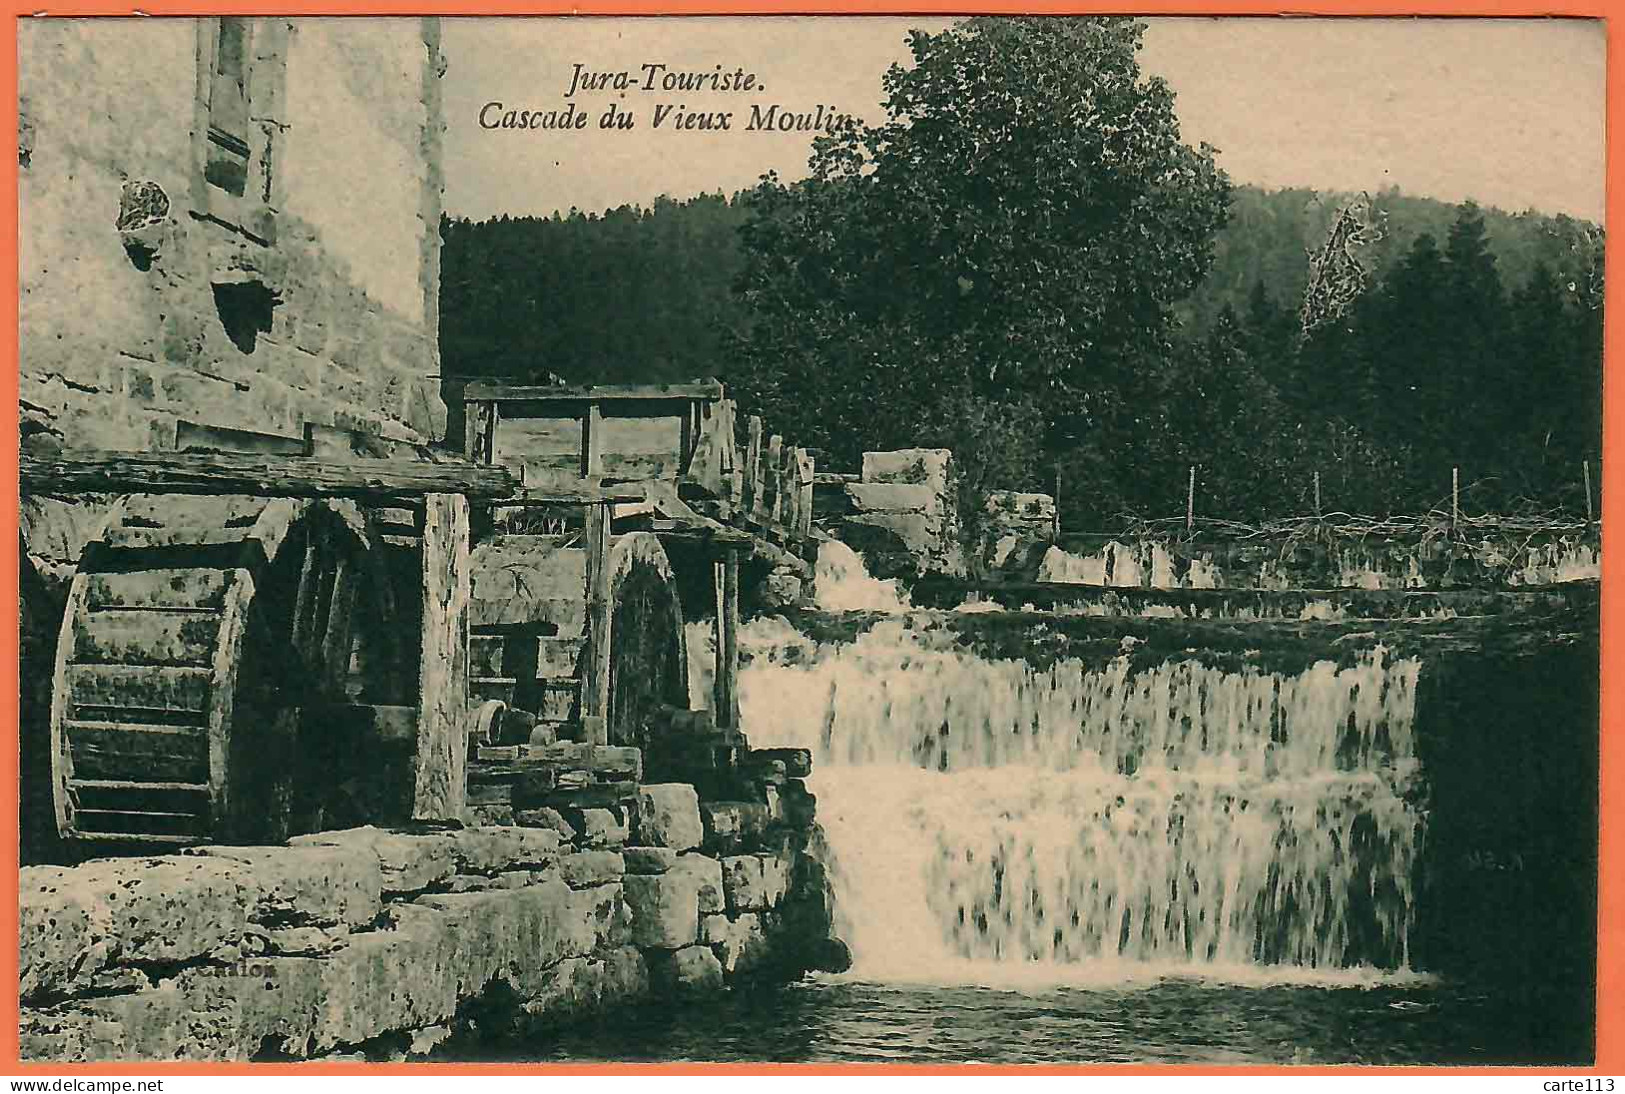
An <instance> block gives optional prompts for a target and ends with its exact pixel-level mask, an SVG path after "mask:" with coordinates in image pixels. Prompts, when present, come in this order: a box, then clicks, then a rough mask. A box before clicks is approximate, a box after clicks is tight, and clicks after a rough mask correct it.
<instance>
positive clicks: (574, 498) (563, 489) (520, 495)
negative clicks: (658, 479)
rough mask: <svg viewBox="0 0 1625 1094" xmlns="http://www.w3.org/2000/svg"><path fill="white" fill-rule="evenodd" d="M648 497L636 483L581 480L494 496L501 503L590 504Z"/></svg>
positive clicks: (629, 502) (632, 501)
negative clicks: (595, 483)
mask: <svg viewBox="0 0 1625 1094" xmlns="http://www.w3.org/2000/svg"><path fill="white" fill-rule="evenodd" d="M647 497H648V491H646V490H645V489H644V488H643V487H642V486H641V485H639V484H637V483H620V484H617V485H613V486H591V485H589V484H587V483H582V484H581V485H580V486H558V487H553V486H543V487H537V488H535V489H530V488H526V489H523V490H516V491H514V492H513V493H512V494H511V495H509V496H508V497H505V498H500V499H497V500H498V502H499V504H502V505H514V506H522V505H592V504H595V503H597V504H602V503H604V502H609V503H612V504H616V505H634V504H636V503H637V502H640V501H644V500H645V499H646V498H647Z"/></svg>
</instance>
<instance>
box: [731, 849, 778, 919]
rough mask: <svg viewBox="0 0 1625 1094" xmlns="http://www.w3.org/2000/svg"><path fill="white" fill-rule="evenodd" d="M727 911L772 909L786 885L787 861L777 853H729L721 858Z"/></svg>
mask: <svg viewBox="0 0 1625 1094" xmlns="http://www.w3.org/2000/svg"><path fill="white" fill-rule="evenodd" d="M722 881H723V890H724V892H725V894H726V895H727V901H728V910H729V911H730V912H763V911H770V910H772V909H773V908H774V907H775V906H776V905H777V904H778V903H779V902H780V901H781V900H783V899H784V894H785V891H786V890H787V889H788V888H789V884H790V872H789V867H788V864H787V863H786V862H785V860H784V859H782V858H780V857H779V856H777V855H733V856H730V857H728V858H725V859H723V860H722Z"/></svg>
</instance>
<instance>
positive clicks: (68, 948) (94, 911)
mask: <svg viewBox="0 0 1625 1094" xmlns="http://www.w3.org/2000/svg"><path fill="white" fill-rule="evenodd" d="M254 892H255V891H254V889H253V887H252V884H251V879H250V877H249V876H248V875H247V872H246V871H245V869H244V868H243V867H242V866H241V865H240V864H238V863H233V862H227V861H224V860H220V859H209V858H192V857H182V856H166V857H164V858H156V859H102V860H97V861H93V862H88V863H85V864H84V865H82V866H76V867H66V868H64V867H46V866H39V867H28V868H25V869H23V870H22V871H21V872H20V876H19V892H18V917H19V919H18V926H19V965H18V986H19V991H20V993H21V997H22V998H23V999H25V1000H27V999H31V998H34V997H37V996H51V995H58V994H69V993H71V992H73V991H75V990H77V989H79V988H80V987H83V986H87V985H88V984H89V983H90V980H91V978H92V977H93V976H94V975H95V974H96V973H98V972H99V971H100V970H101V969H103V968H105V967H107V966H108V965H113V964H132V963H149V962H150V963H170V962H183V961H193V960H197V959H199V958H201V957H204V956H205V955H207V954H209V953H211V952H213V951H215V950H217V949H219V948H220V947H222V946H227V945H234V944H235V943H236V942H237V941H238V940H239V939H240V938H242V936H243V933H244V931H245V929H246V928H247V926H248V917H249V910H250V908H251V906H252V903H253V897H254Z"/></svg>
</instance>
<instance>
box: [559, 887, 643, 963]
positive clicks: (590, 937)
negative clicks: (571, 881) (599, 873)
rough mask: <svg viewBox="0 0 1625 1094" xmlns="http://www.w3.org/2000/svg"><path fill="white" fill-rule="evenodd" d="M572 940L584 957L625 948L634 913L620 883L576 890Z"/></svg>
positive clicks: (571, 897) (571, 898) (573, 905)
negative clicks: (618, 947) (611, 949)
mask: <svg viewBox="0 0 1625 1094" xmlns="http://www.w3.org/2000/svg"><path fill="white" fill-rule="evenodd" d="M569 906H570V927H571V930H572V931H574V932H575V933H574V934H573V935H572V936H571V938H570V943H571V947H572V949H573V950H575V951H577V952H579V953H580V954H582V955H586V954H591V953H596V952H598V951H599V950H604V949H609V948H612V947H615V946H623V945H625V944H626V943H627V942H629V941H631V930H632V921H633V913H632V911H631V909H630V908H629V907H628V905H627V903H626V895H625V890H624V889H623V887H622V885H621V884H619V883H614V882H611V883H609V884H606V885H595V886H593V887H591V888H587V889H578V890H573V891H572V892H571V895H570V900H569Z"/></svg>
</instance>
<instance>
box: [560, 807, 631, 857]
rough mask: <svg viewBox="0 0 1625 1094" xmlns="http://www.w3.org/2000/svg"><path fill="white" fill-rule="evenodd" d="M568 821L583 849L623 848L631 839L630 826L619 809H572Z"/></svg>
mask: <svg viewBox="0 0 1625 1094" xmlns="http://www.w3.org/2000/svg"><path fill="white" fill-rule="evenodd" d="M568 819H569V821H570V823H571V824H573V825H574V826H575V828H576V830H577V836H576V842H577V844H579V845H580V846H582V847H603V848H607V847H621V846H624V845H625V844H626V841H627V840H628V839H629V838H631V833H630V831H629V825H628V824H627V822H626V820H625V819H624V818H623V817H622V815H621V811H620V810H618V809H572V810H570V813H569V817H568Z"/></svg>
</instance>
